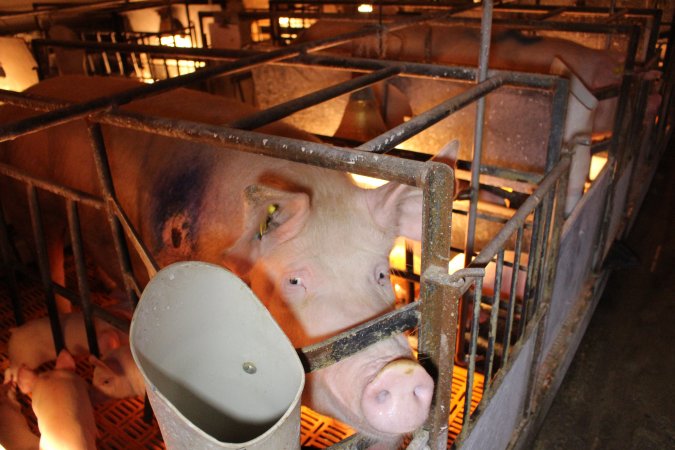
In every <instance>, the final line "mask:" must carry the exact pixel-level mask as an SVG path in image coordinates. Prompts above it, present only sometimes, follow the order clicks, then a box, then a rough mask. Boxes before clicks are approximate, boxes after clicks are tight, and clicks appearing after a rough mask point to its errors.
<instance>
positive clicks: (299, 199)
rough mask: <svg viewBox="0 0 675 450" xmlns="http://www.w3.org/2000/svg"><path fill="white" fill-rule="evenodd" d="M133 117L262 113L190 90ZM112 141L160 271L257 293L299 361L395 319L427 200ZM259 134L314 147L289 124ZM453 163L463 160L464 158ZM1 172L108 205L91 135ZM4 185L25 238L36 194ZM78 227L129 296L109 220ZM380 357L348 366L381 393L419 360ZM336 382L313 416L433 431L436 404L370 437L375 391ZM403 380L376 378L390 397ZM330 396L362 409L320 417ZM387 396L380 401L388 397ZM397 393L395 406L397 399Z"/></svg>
mask: <svg viewBox="0 0 675 450" xmlns="http://www.w3.org/2000/svg"><path fill="white" fill-rule="evenodd" d="M137 86H138V83H135V82H133V81H131V80H123V79H115V78H86V77H60V78H51V79H48V80H45V81H43V82H41V83H40V84H39V85H37V86H36V87H33V88H30V89H29V91H30V92H31V93H33V94H37V95H42V96H45V97H52V98H60V99H64V100H69V101H86V100H88V99H93V98H97V97H100V96H103V95H111V94H113V93H115V92H119V91H120V90H124V89H130V88H135V87H137ZM122 109H124V110H127V111H133V112H141V113H145V114H148V115H153V116H163V117H170V118H182V119H188V120H192V121H201V122H205V123H209V124H223V123H228V122H230V121H232V120H234V119H236V118H238V117H243V116H246V115H248V114H251V113H254V112H255V110H254V109H253V108H251V107H250V106H247V105H243V104H240V103H238V102H235V101H233V100H230V99H226V98H223V97H216V96H212V95H209V94H205V93H202V92H198V91H194V90H188V89H179V90H175V91H171V92H168V93H165V94H161V95H157V96H153V97H151V98H145V99H142V100H138V101H135V102H132V103H130V104H128V105H125V106H123V107H122ZM26 115H27V113H26V112H25V111H22V110H19V109H16V108H9V107H6V108H0V123H1V122H8V121H14V120H17V119H19V118H20V117H25V116H26ZM102 131H103V135H104V139H105V141H106V149H107V152H108V159H109V162H110V167H111V172H112V175H113V178H114V182H115V186H116V192H117V196H118V199H119V201H120V203H121V205H122V207H123V209H124V211H125V212H126V214H127V217H128V218H129V220H130V222H131V224H132V225H133V226H134V227H135V229H136V230H138V232H139V234H140V237H141V239H142V240H143V242H144V244H145V246H146V248H148V249H150V250H151V251H152V253H153V256H154V257H155V260H156V261H157V262H158V263H159V265H160V266H162V267H163V266H166V265H168V264H170V263H173V262H177V261H183V260H200V261H205V262H210V263H213V264H218V265H220V266H223V267H225V268H228V269H229V270H231V271H232V272H234V273H235V274H237V275H238V276H239V277H241V278H242V279H243V280H245V281H247V282H248V283H249V284H250V286H251V288H252V290H253V291H254V293H255V294H256V295H257V296H258V298H259V299H260V300H261V301H262V302H263V303H264V304H265V306H266V307H267V308H268V309H269V310H270V312H271V314H272V315H273V316H274V318H275V319H276V321H277V322H278V323H279V324H280V325H281V327H282V328H283V330H284V332H285V333H286V334H287V335H288V336H289V338H290V339H291V342H292V343H293V345H294V346H295V347H303V346H306V345H309V344H312V343H316V342H318V341H320V340H322V339H324V338H327V337H330V336H332V335H335V334H336V333H339V332H341V331H344V330H346V329H348V328H349V327H352V326H354V325H357V324H360V323H363V322H365V321H367V320H370V319H373V318H374V317H376V316H379V315H381V314H383V313H385V312H388V311H391V310H392V309H393V303H394V293H393V289H392V286H391V282H390V279H389V253H390V251H391V248H392V246H393V244H394V240H395V238H396V237H397V236H399V235H401V236H406V237H408V238H410V239H416V240H420V237H421V225H422V221H421V216H422V191H421V189H419V188H417V187H412V186H407V185H402V184H399V183H395V182H390V183H388V184H385V185H384V186H382V187H380V188H378V189H372V190H365V189H361V188H359V187H357V186H355V185H354V183H353V182H352V181H351V178H350V177H349V176H348V175H347V174H345V173H343V172H340V171H335V170H329V169H322V168H318V167H315V166H310V165H305V164H300V163H296V162H293V161H286V160H279V159H275V158H270V157H265V156H261V155H257V154H251V153H245V152H238V151H233V150H229V149H222V148H214V147H210V146H208V145H205V144H198V143H188V142H186V141H181V140H178V139H172V138H168V137H163V136H158V135H154V134H149V133H142V132H136V131H131V130H126V129H123V128H114V127H112V126H106V125H104V126H103V127H102ZM259 131H261V132H266V133H269V134H275V135H279V136H286V137H290V138H296V139H303V140H306V141H316V138H314V137H313V136H311V135H308V134H307V133H304V132H302V131H300V130H298V129H295V128H292V127H290V126H288V125H286V124H283V123H280V122H277V123H273V124H270V125H267V126H265V127H263V128H261V129H260V130H259ZM450 150H455V154H456V145H454V146H450ZM0 159H1V160H3V161H6V162H9V163H11V164H14V165H16V166H18V167H20V168H22V169H23V170H26V171H28V172H29V173H32V174H33V175H35V176H40V177H44V178H47V179H51V180H54V181H56V182H59V183H61V184H65V185H67V186H70V187H73V188H76V189H78V190H81V191H84V192H89V193H92V194H100V187H99V182H98V180H97V178H96V169H95V167H94V164H93V160H92V158H91V152H90V142H89V136H88V132H87V128H86V125H85V123H84V122H83V121H72V122H69V123H66V124H63V125H59V126H55V127H51V128H49V129H47V130H45V131H44V132H39V133H33V134H30V135H26V136H24V137H21V138H17V139H15V140H13V141H11V142H7V143H3V144H1V145H0ZM435 164H438V163H435ZM439 169H441V170H444V169H447V171H448V174H447V175H448V176H450V174H449V171H450V168H448V167H447V166H444V165H439ZM0 183H1V184H2V186H0V187H1V188H2V189H1V190H0V195H8V196H10V195H13V196H14V197H13V198H17V199H20V200H19V201H16V200H15V201H13V202H12V205H14V206H13V207H12V208H8V212H7V215H8V217H9V219H10V221H11V222H12V223H13V224H15V226H16V228H17V229H18V230H22V229H23V230H30V227H29V226H28V224H30V216H29V215H28V214H27V211H26V210H25V209H22V207H21V205H25V203H24V202H23V200H25V198H24V197H25V189H23V187H22V186H17V185H15V184H12V183H11V182H9V181H8V182H6V183H5V182H3V181H2V180H0ZM42 200H44V201H43V202H41V203H42V205H41V206H42V207H43V211H44V213H45V222H46V225H45V228H49V229H50V230H52V234H58V231H59V230H62V232H65V230H67V226H66V225H67V221H65V220H64V217H63V207H62V205H61V204H60V203H59V202H53V201H50V200H53V199H52V198H51V197H48V198H47V196H45V198H43V199H42ZM3 204H5V203H4V202H3ZM7 204H9V203H7ZM80 220H81V228H82V232H83V235H84V238H85V246H86V249H87V252H88V255H91V260H92V262H93V263H95V264H96V265H97V266H100V267H102V268H103V269H104V270H105V272H106V273H108V274H109V275H110V276H111V278H112V279H113V280H114V281H116V283H117V284H118V285H119V286H122V285H123V284H122V283H121V276H120V273H119V270H118V269H116V267H115V266H114V262H115V261H117V258H116V256H115V250H114V246H113V245H112V241H111V238H110V235H109V233H107V232H105V230H108V229H109V225H108V221H107V218H106V217H105V214H102V213H101V212H100V211H95V210H93V209H92V208H82V210H81V213H80ZM21 224H26V226H25V227H22V226H21ZM28 236H29V235H28ZM132 258H133V259H134V268H135V272H136V275H137V277H138V278H139V280H140V282H141V284H143V283H144V282H145V281H146V280H147V274H146V273H145V272H144V270H143V266H142V264H140V259H138V258H137V257H136V255H132ZM111 264H112V266H111ZM380 348H381V349H386V350H387V351H386V352H385V351H380V352H379V354H386V355H387V358H381V357H380V356H379V354H374V353H372V352H364V353H362V354H357V355H355V356H353V357H352V358H349V359H347V360H345V361H343V362H342V363H341V366H342V367H347V366H351V365H354V366H356V367H364V366H365V365H367V366H368V367H369V371H368V373H369V374H370V376H372V377H373V378H371V379H375V377H376V376H377V374H378V373H379V371H383V375H386V374H385V372H389V371H390V370H393V371H394V372H396V371H397V370H398V369H397V366H396V365H395V366H389V365H388V364H389V363H390V362H392V361H393V360H399V359H409V360H410V359H411V358H412V352H411V350H410V348H408V347H406V346H401V345H399V344H396V342H395V340H390V341H386V342H384V343H382V344H381V345H380ZM416 367H417V369H418V370H415V374H416V375H415V378H416V379H417V382H418V384H419V385H420V386H421V387H420V388H419V389H415V387H413V389H412V390H411V391H410V392H412V393H414V392H416V391H425V390H427V389H431V388H432V386H433V380H432V379H431V377H430V376H429V375H428V374H426V372H425V371H424V370H421V368H420V367H419V366H416ZM334 371H337V372H341V370H340V369H334V368H331V367H329V368H327V369H323V370H322V371H320V372H322V373H323V375H321V376H317V377H316V378H315V379H316V382H314V381H309V382H308V383H307V391H308V392H309V393H310V394H309V395H307V396H305V399H306V402H307V404H308V406H310V407H315V409H317V410H318V411H319V412H330V413H335V415H338V416H339V417H346V418H348V419H349V423H350V425H352V426H354V427H355V428H357V429H359V430H363V431H364V432H365V433H371V431H372V433H371V434H373V435H376V436H381V435H386V437H389V436H394V435H400V434H402V433H407V432H409V431H412V430H411V427H413V426H414V425H416V424H418V423H422V422H423V421H424V420H425V419H426V417H427V414H428V407H429V403H428V401H426V400H424V403H422V404H421V407H420V408H417V409H416V410H415V412H414V416H415V417H412V418H409V417H408V416H410V415H411V412H410V410H407V409H398V410H397V411H393V410H391V411H390V414H393V415H400V420H399V421H396V420H392V421H391V422H392V423H398V424H400V425H401V426H400V427H398V429H396V430H391V429H385V430H378V425H377V423H375V424H374V423H371V419H372V418H373V417H374V415H377V414H378V412H377V411H378V408H371V409H370V410H369V411H371V413H370V414H367V413H366V412H365V411H364V410H363V409H362V408H361V406H360V405H361V399H362V398H363V397H364V395H366V393H367V392H370V391H371V389H367V385H368V383H369V381H370V380H371V379H367V378H364V376H365V375H364V374H363V373H362V372H360V371H359V370H347V371H346V372H344V373H347V374H348V375H349V377H351V378H344V377H334V376H329V374H330V373H331V372H334ZM317 375H318V374H317ZM396 378H397V377H396V376H392V377H389V376H381V377H380V376H377V379H378V380H385V383H384V384H387V383H393V382H394V381H389V382H386V380H395V379H396ZM326 382H331V383H332V382H337V383H339V384H340V385H341V386H340V389H338V390H337V391H333V392H335V393H336V394H337V395H339V396H340V397H341V398H339V399H338V402H337V403H336V404H337V405H340V408H354V409H353V410H346V411H342V410H340V411H336V408H330V410H325V409H324V410H323V411H322V409H321V407H320V406H321V405H323V404H324V403H323V402H321V401H319V397H318V396H317V395H318V393H320V392H322V391H330V390H331V389H333V387H332V386H327V385H326ZM380 384H382V383H380ZM378 387H379V388H380V391H381V390H383V389H386V388H387V386H378ZM391 388H392V389H390V392H398V391H396V390H395V389H393V386H391ZM410 392H409V393H410ZM315 394H317V395H315ZM406 395H408V394H406ZM382 396H385V394H382V395H380V398H382ZM315 397H316V400H317V401H316V402H315V401H314V400H315ZM402 400H403V399H402ZM408 400H409V399H408ZM406 401H407V400H405V401H403V402H402V403H401V404H402V405H405V404H406ZM315 403H316V404H315ZM373 411H375V412H374V413H373ZM379 411H383V409H381V408H380V409H379ZM373 414H374V415H373Z"/></svg>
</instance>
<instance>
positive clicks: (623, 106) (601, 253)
mask: <svg viewBox="0 0 675 450" xmlns="http://www.w3.org/2000/svg"><path fill="white" fill-rule="evenodd" d="M638 38H639V28H638V27H636V26H634V27H633V28H632V33H631V34H630V40H629V43H628V50H627V52H626V61H625V63H624V75H623V78H622V80H621V94H620V95H619V100H618V104H617V107H616V113H615V117H614V128H613V129H614V130H615V132H614V133H612V141H611V146H610V148H609V151H608V158H607V164H608V165H609V167H608V169H609V170H610V171H611V172H610V179H609V189H608V191H607V199H606V201H605V204H604V211H603V213H602V223H601V225H600V231H599V233H598V236H597V240H595V241H594V245H595V248H594V251H593V253H594V254H593V263H592V267H593V270H595V271H598V270H599V269H600V267H601V265H602V262H603V260H604V257H605V254H606V251H607V248H608V243H607V242H606V241H607V240H608V234H609V232H610V227H611V219H612V208H613V206H614V194H615V190H616V183H617V182H618V179H619V175H620V172H621V171H622V170H623V169H624V164H625V159H626V157H627V154H628V153H629V151H630V150H631V149H630V148H626V146H625V143H626V141H627V137H628V136H627V131H628V129H630V122H629V120H630V117H629V116H630V114H629V112H628V106H629V105H630V96H631V91H632V89H631V87H632V86H633V77H632V76H630V75H628V73H632V71H633V66H634V64H635V54H636V52H637V46H638ZM622 151H623V152H622ZM609 244H611V243H609Z"/></svg>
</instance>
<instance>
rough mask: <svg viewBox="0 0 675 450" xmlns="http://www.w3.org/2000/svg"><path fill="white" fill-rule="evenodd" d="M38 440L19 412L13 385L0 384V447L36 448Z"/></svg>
mask: <svg viewBox="0 0 675 450" xmlns="http://www.w3.org/2000/svg"><path fill="white" fill-rule="evenodd" d="M39 441H40V438H38V437H37V436H36V435H35V434H33V432H32V431H31V430H30V427H29V426H28V423H27V422H26V418H25V417H24V416H23V414H21V405H20V404H19V402H18V401H17V399H16V395H15V392H14V387H10V385H4V386H0V448H5V449H7V450H37V448H38V445H39Z"/></svg>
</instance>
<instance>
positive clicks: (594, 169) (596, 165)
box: [588, 155, 607, 181]
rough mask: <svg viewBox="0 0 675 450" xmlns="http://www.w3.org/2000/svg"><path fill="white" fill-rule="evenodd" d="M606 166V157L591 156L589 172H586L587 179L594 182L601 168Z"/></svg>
mask: <svg viewBox="0 0 675 450" xmlns="http://www.w3.org/2000/svg"><path fill="white" fill-rule="evenodd" d="M605 164H607V156H605V155H593V156H591V170H590V171H589V172H588V178H589V179H590V180H591V181H593V180H595V179H596V178H597V177H598V175H600V172H601V171H602V168H603V167H605Z"/></svg>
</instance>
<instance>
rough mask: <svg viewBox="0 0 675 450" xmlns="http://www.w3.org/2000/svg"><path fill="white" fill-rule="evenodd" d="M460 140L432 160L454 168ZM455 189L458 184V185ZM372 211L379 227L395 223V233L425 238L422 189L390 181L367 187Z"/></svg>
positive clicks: (367, 195) (446, 147)
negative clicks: (376, 186) (375, 187)
mask: <svg viewBox="0 0 675 450" xmlns="http://www.w3.org/2000/svg"><path fill="white" fill-rule="evenodd" d="M458 152H459V141H456V140H455V141H452V142H450V143H448V144H446V145H445V146H443V148H442V149H441V150H440V151H439V152H438V154H437V155H436V156H434V157H433V158H432V159H433V161H437V162H442V163H445V164H448V165H450V166H451V167H453V168H454V167H455V163H456V161H457V155H458ZM455 191H457V186H456V184H455ZM365 192H366V202H367V203H368V208H369V209H370V213H371V214H372V216H373V219H374V220H375V223H377V224H378V225H379V226H380V227H382V228H384V229H387V228H389V227H391V226H392V225H394V226H395V227H396V228H395V230H394V231H395V233H396V235H398V236H404V237H406V238H408V239H412V240H415V241H419V240H421V239H422V190H421V189H419V188H416V187H412V186H407V185H402V184H399V183H395V182H389V183H387V184H385V185H382V186H380V187H379V188H377V189H369V190H366V191H365ZM455 194H456V192H455Z"/></svg>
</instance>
